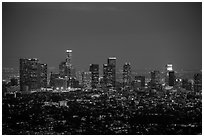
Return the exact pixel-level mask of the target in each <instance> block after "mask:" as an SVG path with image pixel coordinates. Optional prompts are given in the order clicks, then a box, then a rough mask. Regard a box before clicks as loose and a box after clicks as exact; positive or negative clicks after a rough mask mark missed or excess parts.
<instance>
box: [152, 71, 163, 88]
mask: <svg viewBox="0 0 204 137" xmlns="http://www.w3.org/2000/svg"><path fill="white" fill-rule="evenodd" d="M150 86H151V88H152V89H160V88H161V73H160V71H158V70H154V71H152V72H151V82H150Z"/></svg>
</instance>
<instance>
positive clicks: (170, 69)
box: [165, 64, 173, 85]
mask: <svg viewBox="0 0 204 137" xmlns="http://www.w3.org/2000/svg"><path fill="white" fill-rule="evenodd" d="M172 71H173V65H172V64H166V70H165V84H166V85H169V72H172Z"/></svg>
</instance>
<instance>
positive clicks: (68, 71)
mask: <svg viewBox="0 0 204 137" xmlns="http://www.w3.org/2000/svg"><path fill="white" fill-rule="evenodd" d="M66 53H67V57H66V74H65V76H66V78H67V87H71V70H72V63H71V59H72V50H66Z"/></svg>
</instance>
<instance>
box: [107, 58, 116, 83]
mask: <svg viewBox="0 0 204 137" xmlns="http://www.w3.org/2000/svg"><path fill="white" fill-rule="evenodd" d="M107 65H108V66H107V86H108V87H115V84H116V57H109V58H108V64H107Z"/></svg>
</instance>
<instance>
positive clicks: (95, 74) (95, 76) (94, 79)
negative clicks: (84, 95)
mask: <svg viewBox="0 0 204 137" xmlns="http://www.w3.org/2000/svg"><path fill="white" fill-rule="evenodd" d="M89 71H90V72H91V87H92V88H97V86H98V83H99V65H98V64H90V69H89Z"/></svg>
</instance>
